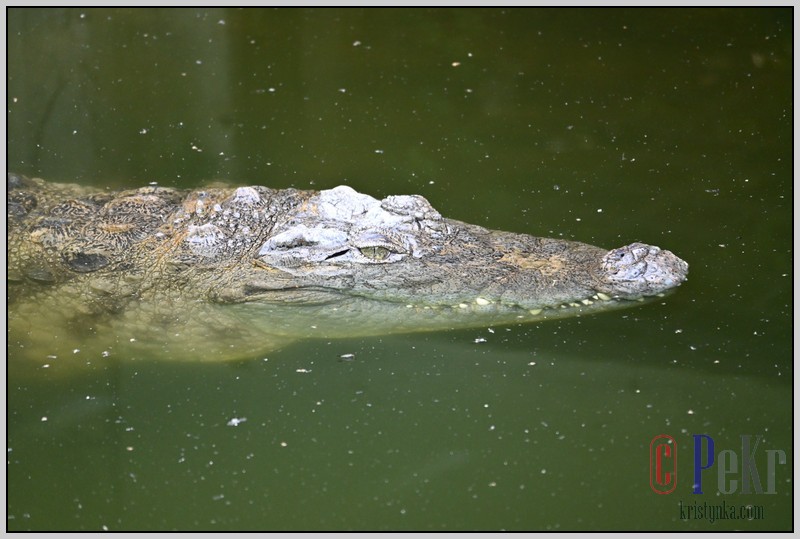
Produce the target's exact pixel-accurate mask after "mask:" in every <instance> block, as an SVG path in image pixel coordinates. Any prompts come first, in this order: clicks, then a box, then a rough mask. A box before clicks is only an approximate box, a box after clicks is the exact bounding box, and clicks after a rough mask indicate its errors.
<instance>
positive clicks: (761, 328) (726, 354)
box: [7, 9, 794, 531]
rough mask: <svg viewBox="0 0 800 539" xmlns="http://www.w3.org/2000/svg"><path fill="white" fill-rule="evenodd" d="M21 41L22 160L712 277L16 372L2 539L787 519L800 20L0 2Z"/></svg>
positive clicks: (752, 14) (14, 105)
mask: <svg viewBox="0 0 800 539" xmlns="http://www.w3.org/2000/svg"><path fill="white" fill-rule="evenodd" d="M8 32H9V42H8V65H9V74H8V103H7V106H8V126H9V134H8V136H9V140H8V158H9V169H10V170H13V171H16V172H20V173H24V174H28V175H34V176H40V177H43V178H46V179H49V180H54V181H71V182H79V183H84V184H93V185H97V186H102V187H117V188H119V187H135V186H141V185H144V184H146V183H148V182H153V181H157V182H159V183H160V184H162V185H174V186H182V187H194V186H199V185H202V184H203V183H206V182H207V181H209V180H222V181H225V182H229V183H235V184H237V185H248V184H264V185H268V186H271V187H277V188H283V187H289V186H294V187H298V188H316V189H321V188H330V187H333V186H335V185H338V184H342V183H346V184H348V185H351V186H352V187H354V188H356V189H358V190H361V191H364V192H367V193H369V194H372V195H373V196H376V197H377V196H386V195H389V194H410V193H416V194H421V195H424V196H425V197H427V198H428V199H429V200H430V201H431V203H432V204H433V205H434V207H436V208H437V209H438V210H439V211H440V212H441V213H442V214H443V215H445V216H448V217H452V218H456V219H461V220H464V221H469V222H474V223H476V224H480V225H482V226H486V227H489V228H496V229H503V230H512V231H518V232H526V233H531V234H535V235H543V236H554V237H563V238H569V239H576V240H580V241H585V242H587V243H593V244H597V245H601V246H605V247H615V246H618V245H622V244H626V243H630V242H632V241H637V240H641V241H646V242H648V243H652V244H656V245H660V246H662V247H665V248H668V249H670V250H673V251H674V252H675V253H677V254H678V255H679V256H681V257H682V258H684V259H685V260H687V261H688V262H689V264H690V267H691V270H690V279H689V281H688V282H687V283H686V284H684V285H683V286H682V287H681V288H680V289H679V290H678V292H677V293H676V294H674V295H672V296H669V297H667V298H665V299H664V300H663V301H660V302H657V303H655V304H650V305H647V306H643V307H641V308H637V309H633V310H627V311H618V312H612V313H606V314H602V315H598V316H594V317H588V318H580V319H570V320H562V321H557V322H548V323H542V324H538V325H528V326H508V327H487V328H481V329H475V330H461V331H445V332H437V333H428V334H414V335H394V336H385V337H374V338H358V339H346V338H345V339H339V340H307V341H303V342H297V343H295V344H292V345H290V346H288V347H286V348H283V349H281V350H279V351H275V352H270V353H268V354H265V355H259V356H258V357H251V358H242V361H241V362H236V363H235V364H231V363H225V364H213V363H212V364H208V363H205V364H192V363H182V364H176V363H171V362H168V361H163V360H160V358H158V357H154V358H150V359H151V360H150V361H131V360H126V359H125V358H117V360H116V361H112V362H108V363H105V364H102V363H99V364H96V365H95V366H94V367H93V368H90V369H81V370H80V372H76V373H74V375H73V376H66V377H62V376H58V377H56V376H52V375H50V374H48V372H47V371H46V369H42V370H41V371H40V373H39V376H34V377H26V378H25V379H15V378H14V377H12V378H11V379H9V380H8V412H7V419H8V453H7V462H8V464H7V473H8V505H7V511H8V515H7V518H8V521H7V525H8V528H9V529H11V530H51V529H58V530H102V529H109V530H126V529H183V530H188V529H206V530H213V529H243V530H244V529H272V530H278V529H309V530H316V529H353V530H360V529H383V530H403V529H412V530H475V529H479V530H496V529H515V530H576V529H614V530H677V531H682V530H731V529H741V530H786V529H789V528H790V527H791V525H792V521H791V515H792V490H793V485H792V482H791V478H792V473H793V453H794V451H793V446H792V424H791V418H792V413H791V410H792V378H793V363H792V341H791V329H792V324H791V317H792V298H791V290H792V244H791V223H792V220H791V216H792V213H791V211H792V199H791V194H792V190H791V187H792V114H793V111H792V85H791V75H792V69H791V66H792V61H793V59H792V47H791V46H792V41H791V40H792V19H791V11H789V10H775V9H772V10H770V9H764V10H757V9H748V10H735V9H732V10H724V11H723V10H680V9H674V10H643V9H636V10H625V9H614V10H596V11H595V10H565V9H558V10H534V9H529V10H501V9H486V10H473V9H460V10H408V9H404V10H402V11H398V10H356V9H347V10H324V9H320V10H267V9H264V10H228V9H218V10H214V9H211V10H205V9H204V10H94V9H83V10H61V9H48V10H35V11H34V10H24V9H11V10H10V11H9V12H8ZM345 354H354V356H352V357H349V356H347V357H346V358H345V359H343V358H342V357H341V356H342V355H345ZM10 359H12V360H13V359H14V358H10ZM660 434H666V435H669V436H671V437H672V438H673V439H674V441H675V444H674V445H672V446H671V447H672V452H671V453H670V454H667V453H665V452H664V449H663V447H662V448H659V446H658V441H657V442H656V443H655V444H653V450H652V451H651V441H652V440H653V438H654V437H655V436H657V435H660ZM698 435H706V436H707V437H699V436H698ZM698 441H699V443H700V446H699V448H697V447H696V446H695V443H696V442H698ZM709 441H713V444H714V445H713V450H712V449H711V448H710V445H709ZM698 449H699V450H698ZM675 451H677V475H676V476H673V477H671V478H669V479H670V480H669V481H666V479H667V478H666V476H665V475H664V474H665V470H671V468H670V466H672V465H673V464H674V463H675ZM781 454H783V455H784V456H785V458H784V459H783V460H782V459H781ZM659 455H660V457H659ZM710 455H713V456H714V462H713V464H712V463H711V458H710ZM659 458H660V460H661V463H662V468H661V469H660V471H661V475H658V474H655V471H654V472H653V474H651V473H650V470H655V469H656V466H655V465H654V464H653V462H654V461H656V460H659ZM696 458H700V467H701V470H700V479H701V481H702V483H701V487H700V488H701V489H702V491H703V494H694V493H693V484H694V483H695V459H696ZM720 469H722V470H723V473H720ZM726 471H727V473H725V472H726ZM675 478H677V484H676V488H675V490H674V491H673V492H672V493H671V494H663V495H660V494H656V493H654V492H653V489H651V482H652V481H654V482H655V487H656V490H659V489H660V490H666V489H668V488H669V487H670V486H674V485H675V483H674V479H675ZM659 481H661V482H662V483H666V484H665V485H662V484H660V483H659ZM742 508H744V509H742ZM741 511H743V512H741ZM723 512H724V514H722V513H723ZM734 513H735V516H736V517H739V516H750V517H751V518H749V519H747V518H745V519H741V518H733V515H734Z"/></svg>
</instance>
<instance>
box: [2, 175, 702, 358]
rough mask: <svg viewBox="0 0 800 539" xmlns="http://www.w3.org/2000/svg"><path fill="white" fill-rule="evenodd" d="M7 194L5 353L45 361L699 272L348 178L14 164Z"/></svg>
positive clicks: (201, 353)
mask: <svg viewBox="0 0 800 539" xmlns="http://www.w3.org/2000/svg"><path fill="white" fill-rule="evenodd" d="M7 204H8V226H9V232H8V258H9V261H8V279H9V299H10V304H9V323H10V329H9V331H10V333H9V337H10V346H11V349H10V352H9V353H10V355H11V354H21V355H25V356H26V357H34V358H37V359H39V360H40V361H55V360H53V359H52V358H53V357H55V358H57V359H58V358H61V357H63V355H64V349H66V348H69V347H71V346H75V347H76V348H72V349H71V353H74V354H76V352H74V350H75V349H78V350H81V352H80V353H81V354H84V351H85V354H84V355H86V356H90V355H92V354H100V355H99V356H98V357H108V356H109V355H113V354H114V353H117V352H119V351H121V350H126V353H134V354H136V353H141V354H143V355H150V356H153V355H154V356H156V357H174V358H182V359H195V360H198V359H200V360H210V361H211V360H219V359H228V358H236V357H238V358H241V357H247V356H248V355H249V354H257V353H260V352H262V351H264V350H268V349H270V348H274V347H275V346H280V345H283V344H285V343H286V342H290V341H292V340H296V339H298V338H305V337H337V336H354V335H375V334H382V333H391V332H406V331H423V330H432V329H441V328H454V327H467V326H479V325H488V324H500V323H511V322H518V321H523V322H524V321H530V320H538V319H545V318H563V317H566V316H574V315H580V314H584V313H588V312H593V311H597V310H604V309H609V308H615V307H620V306H624V305H625V304H630V303H632V302H631V300H637V299H641V298H645V297H648V296H658V295H661V294H663V293H664V292H666V291H668V290H670V289H672V288H674V287H676V286H678V285H679V284H681V282H683V281H684V280H685V279H686V275H687V272H688V265H687V264H686V262H684V261H683V260H681V259H680V258H678V257H676V256H675V255H673V254H672V253H671V252H669V251H665V250H661V249H659V248H658V247H655V246H652V245H646V244H643V243H632V244H630V245H626V246H624V247H620V248H617V249H612V250H607V249H601V248H599V247H594V246H591V245H587V244H584V243H579V242H572V241H565V240H557V239H550V238H539V237H534V236H528V235H525V234H514V233H509V232H500V231H494V230H488V229H485V228H482V227H479V226H476V225H470V224H467V223H462V222H459V221H455V220H451V219H446V218H444V217H442V216H441V215H440V214H439V213H438V212H437V211H436V210H435V209H434V208H433V207H432V206H431V205H430V204H429V203H428V201H427V200H425V199H424V198H423V197H421V196H416V195H403V196H390V197H387V198H384V199H383V200H377V199H375V198H373V197H371V196H368V195H364V194H361V193H357V192H356V191H354V190H353V189H351V188H349V187H345V186H340V187H336V188H334V189H329V190H324V191H299V190H295V189H286V190H274V189H269V188H266V187H261V186H254V187H238V188H231V187H224V186H223V187H219V186H216V187H209V188H207V189H202V190H177V189H170V188H162V187H146V188H141V189H135V190H130V191H116V192H113V191H102V190H92V189H88V188H85V187H80V186H77V185H69V184H54V183H48V182H45V181H43V180H39V179H30V178H26V177H23V176H19V175H15V174H10V175H9V176H8V200H7ZM90 343H92V345H96V346H92V345H90ZM92 357H94V356H92ZM48 358H49V359H48ZM94 360H97V358H95V359H94Z"/></svg>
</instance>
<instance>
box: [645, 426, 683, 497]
mask: <svg viewBox="0 0 800 539" xmlns="http://www.w3.org/2000/svg"><path fill="white" fill-rule="evenodd" d="M677 486H678V444H676V443H675V439H674V438H673V437H672V436H670V435H668V434H659V435H658V436H656V437H655V438H653V439H652V440H651V441H650V488H651V489H653V492H655V493H656V494H669V493H671V492H672V491H673V490H675V487H677Z"/></svg>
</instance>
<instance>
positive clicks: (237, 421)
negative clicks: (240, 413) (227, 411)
mask: <svg viewBox="0 0 800 539" xmlns="http://www.w3.org/2000/svg"><path fill="white" fill-rule="evenodd" d="M245 421H247V418H246V417H234V418H231V419H230V420H229V421H228V422H227V423H225V424H226V425H227V426H229V427H238V426H239V425H240V424H242V423H244V422H245Z"/></svg>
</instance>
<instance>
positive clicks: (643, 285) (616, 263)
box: [601, 243, 689, 299]
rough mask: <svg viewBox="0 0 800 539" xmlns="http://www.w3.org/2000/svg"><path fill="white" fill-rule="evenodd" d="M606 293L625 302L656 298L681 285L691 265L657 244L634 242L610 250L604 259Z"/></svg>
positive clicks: (603, 270) (603, 269)
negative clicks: (650, 297)
mask: <svg viewBox="0 0 800 539" xmlns="http://www.w3.org/2000/svg"><path fill="white" fill-rule="evenodd" d="M602 272H603V277H604V281H605V283H607V285H608V289H606V290H601V291H602V292H604V293H606V294H611V295H613V296H615V297H620V298H625V299H635V298H640V297H643V296H655V295H657V294H661V293H663V292H666V291H667V290H669V289H671V288H674V287H676V286H678V285H680V284H681V283H682V282H683V281H685V280H686V276H687V274H688V273H689V264H687V263H686V262H684V261H683V260H681V259H680V258H678V257H677V256H675V255H674V254H672V253H671V252H670V251H665V250H662V249H660V248H659V247H656V246H655V245H647V244H645V243H632V244H630V245H626V246H624V247H620V248H618V249H613V250H611V251H609V252H608V253H607V254H606V255H605V256H604V257H603V260H602Z"/></svg>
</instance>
